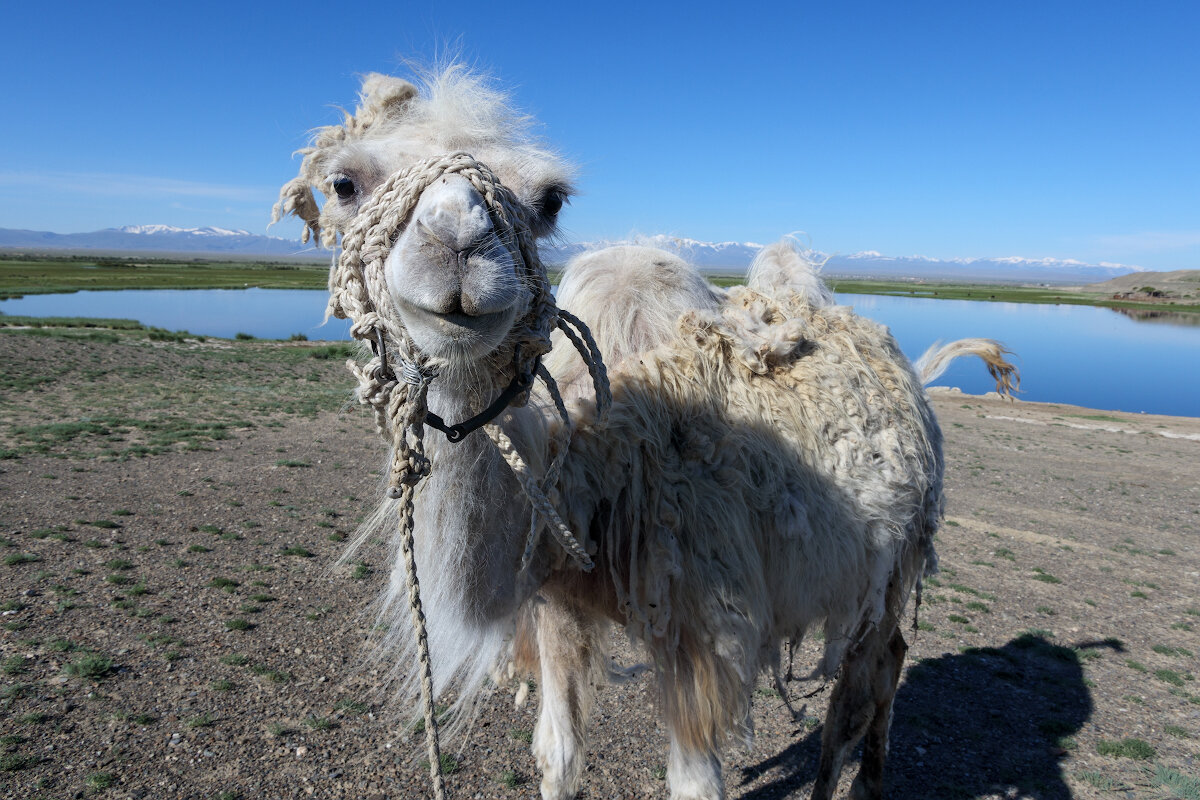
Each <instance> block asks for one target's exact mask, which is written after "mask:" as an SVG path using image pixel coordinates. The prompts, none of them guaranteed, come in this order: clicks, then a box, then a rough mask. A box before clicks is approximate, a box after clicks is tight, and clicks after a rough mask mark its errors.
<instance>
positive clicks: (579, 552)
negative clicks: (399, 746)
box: [329, 152, 612, 800]
mask: <svg viewBox="0 0 1200 800" xmlns="http://www.w3.org/2000/svg"><path fill="white" fill-rule="evenodd" d="M443 175H459V176H461V177H463V178H465V179H466V180H467V181H469V182H470V184H471V186H472V187H473V188H474V189H475V191H477V192H478V193H479V194H480V196H482V197H483V200H484V203H485V204H486V206H487V210H488V215H489V216H490V218H491V222H492V226H493V228H494V231H495V233H496V236H497V237H498V238H499V239H500V241H501V242H503V244H504V246H505V248H506V249H507V250H508V251H509V253H510V254H511V256H512V259H513V263H514V264H515V266H516V271H517V277H518V278H519V279H520V280H521V282H522V283H523V284H524V286H525V288H526V289H527V290H528V291H529V292H530V294H531V295H532V297H533V301H532V303H531V304H530V308H529V310H528V312H527V313H526V314H525V315H524V316H522V317H521V318H520V319H518V320H517V321H516V322H515V323H514V325H513V328H512V331H511V332H510V333H509V335H508V337H507V338H506V341H505V343H504V344H503V345H501V347H500V348H498V349H497V351H496V352H495V353H493V354H492V356H491V357H489V364H488V366H489V367H490V369H491V371H492V373H493V374H494V375H495V376H496V377H498V378H501V381H498V382H502V379H503V377H504V376H505V373H506V372H507V371H508V370H510V369H511V370H512V372H513V379H514V381H515V380H516V379H517V378H520V377H522V376H529V377H530V378H532V376H534V375H536V376H537V377H539V378H541V379H542V381H543V383H545V385H546V389H547V391H548V392H549V394H550V396H551V398H552V400H553V402H554V405H555V409H556V410H557V412H558V414H559V416H560V417H561V418H562V420H563V425H562V429H561V431H560V440H559V442H558V444H559V447H558V452H557V453H556V455H555V457H554V459H553V460H552V462H551V464H550V466H549V468H548V469H547V471H546V474H545V476H544V477H543V479H542V480H541V481H539V480H538V479H537V478H536V477H535V476H534V475H533V474H532V472H531V470H530V468H529V464H528V463H527V462H526V460H525V459H524V457H522V455H521V454H520V452H518V450H517V448H516V446H515V445H514V444H513V441H512V439H511V438H510V437H509V436H508V434H507V433H505V431H504V429H503V428H502V427H501V426H500V425H499V424H497V423H496V422H494V421H492V422H489V423H487V424H486V425H485V426H484V429H485V431H486V433H487V435H488V438H489V439H490V440H491V442H492V443H493V445H494V446H495V447H496V448H497V450H498V451H499V452H500V454H501V456H502V457H503V458H504V460H505V462H506V463H508V465H509V467H510V468H511V469H512V471H513V475H514V476H515V477H516V479H517V482H518V483H519V484H520V486H521V488H522V490H523V491H524V493H525V495H526V497H527V498H528V499H529V502H530V504H531V505H532V507H533V520H532V523H531V526H530V532H529V538H528V540H527V542H526V547H525V552H524V554H523V556H522V559H521V572H522V574H524V573H525V572H526V570H527V569H528V567H529V561H530V559H531V556H532V553H533V551H534V549H535V547H536V544H537V537H538V534H539V533H540V531H541V528H542V527H543V525H544V526H547V527H549V528H550V530H551V532H552V533H553V535H554V537H555V538H556V539H557V541H558V542H559V544H560V545H561V546H562V547H563V549H564V550H565V551H566V552H567V553H568V554H569V555H570V556H571V557H572V558H574V559H575V560H576V561H577V562H578V563H579V565H580V566H581V567H582V568H583V569H585V570H590V569H591V568H592V560H591V558H590V556H589V555H588V553H587V551H586V549H585V548H584V547H583V545H581V544H580V543H579V541H578V539H576V538H575V536H574V534H573V533H572V532H571V530H570V529H569V528H568V527H567V525H566V524H565V523H564V522H563V520H562V518H561V516H560V515H559V513H558V511H557V509H556V508H555V507H554V503H553V502H552V500H551V499H550V495H551V494H552V493H553V486H554V483H555V482H556V481H557V478H558V473H559V470H560V469H561V466H562V460H563V458H564V457H565V455H566V451H567V446H568V444H569V442H570V436H571V434H572V431H573V428H572V425H571V420H570V417H569V416H568V415H567V410H566V406H565V405H564V403H563V401H562V397H561V395H560V394H559V391H558V387H557V385H556V384H555V381H554V379H553V377H551V375H550V374H549V372H548V371H547V370H546V369H544V368H543V367H542V365H541V361H540V359H541V357H542V356H543V355H545V354H546V353H548V352H549V351H550V334H551V333H552V332H553V331H554V329H555V328H557V329H559V330H561V331H562V332H563V333H564V335H565V336H566V337H567V339H568V340H569V341H570V342H571V343H572V344H573V345H574V347H575V348H576V349H577V350H578V351H579V353H580V356H581V357H582V358H583V360H584V362H585V363H586V364H587V367H588V372H589V373H590V374H591V377H592V381H593V385H594V387H595V392H596V409H597V415H598V416H602V415H603V414H604V413H605V411H606V410H607V408H608V406H609V405H610V404H611V402H612V395H611V393H610V390H609V386H608V376H607V373H606V372H605V368H604V360H603V358H602V357H601V355H600V350H599V348H598V347H597V346H596V342H595V340H594V339H593V338H592V335H591V332H590V331H589V330H588V328H587V326H586V325H585V324H584V323H583V322H582V321H580V320H579V319H578V318H576V317H575V316H573V315H572V314H570V313H568V312H566V311H563V310H561V309H559V308H557V306H555V303H554V297H553V295H551V293H550V283H549V280H548V279H547V276H546V269H545V267H544V266H543V265H542V262H541V259H540V258H539V257H538V251H537V244H536V241H535V238H534V236H533V233H532V232H531V230H530V225H529V219H528V217H527V213H528V212H527V211H526V209H525V207H524V206H523V205H522V204H521V203H520V201H519V200H518V199H517V198H516V196H515V195H514V194H513V193H512V192H511V191H510V190H509V189H508V188H507V187H505V186H504V185H503V184H502V183H501V182H500V180H499V179H498V178H497V177H496V175H495V174H494V173H493V172H492V171H491V170H490V169H488V168H487V167H486V166H484V165H483V164H481V163H479V162H477V161H476V160H475V159H474V158H472V157H471V156H470V155H469V154H467V153H461V152H458V153H451V154H449V155H445V156H438V157H436V158H432V159H428V160H426V161H422V162H418V163H416V164H414V165H412V166H411V167H409V168H407V169H404V170H401V171H400V172H397V173H396V174H395V175H393V176H392V177H391V178H389V179H388V180H387V181H386V182H385V183H384V184H383V185H381V186H380V187H379V188H378V189H376V190H375V192H374V193H373V194H372V195H371V197H370V198H369V199H368V200H367V201H366V202H365V203H364V205H363V207H362V209H361V210H360V212H359V214H358V216H357V217H356V218H355V220H354V222H353V224H352V225H351V227H350V228H349V229H348V230H345V231H343V232H342V233H343V236H342V248H343V249H342V253H341V256H340V258H339V259H338V261H337V263H336V265H335V266H334V268H333V269H332V270H331V271H330V276H329V294H330V297H329V313H330V314H331V315H332V316H335V317H338V318H341V319H346V318H349V319H350V320H351V321H352V323H353V324H352V326H351V328H350V333H351V335H352V336H354V337H355V338H356V339H361V340H363V341H366V342H369V343H370V344H371V345H372V348H373V349H374V351H375V354H374V357H373V358H372V359H371V360H370V361H368V362H367V363H365V364H360V363H358V362H357V361H354V360H351V361H348V362H347V366H348V367H349V368H350V371H351V372H353V373H354V375H355V377H356V378H357V379H358V399H359V402H361V403H363V404H365V405H369V406H371V408H372V409H373V410H374V412H375V423H376V428H377V430H378V431H379V433H380V435H381V436H383V438H384V439H385V441H387V442H388V443H389V444H390V445H391V447H392V461H391V468H390V470H389V475H388V496H389V497H393V498H397V499H399V501H400V503H399V510H400V526H399V527H400V531H399V532H400V550H401V555H402V557H403V559H404V566H405V569H406V571H407V576H408V594H409V608H410V611H411V615H412V623H413V630H414V632H415V635H416V637H417V658H418V661H419V662H420V668H421V699H422V703H423V705H424V715H425V738H426V744H427V746H428V751H429V769H430V776H431V779H432V782H433V788H434V795H435V797H436V798H437V799H438V800H443V798H444V797H445V791H446V788H445V781H444V779H443V777H442V772H441V753H440V745H439V741H438V731H437V719H436V716H435V714H434V697H433V678H432V667H431V662H430V656H429V642H428V637H427V635H426V630H425V615H424V612H423V610H422V606H421V593H420V584H419V582H418V580H417V571H416V569H417V568H416V560H415V558H414V554H413V553H414V548H413V511H414V494H415V491H416V485H417V484H418V483H419V482H420V480H421V479H422V478H423V477H425V476H427V475H428V474H429V471H430V468H431V465H430V462H429V460H428V459H427V458H426V457H425V449H424V426H425V422H426V417H427V415H428V414H429V410H428V407H427V406H426V395H427V393H428V390H429V384H430V382H431V381H433V380H434V379H435V378H436V377H437V372H436V369H435V368H434V367H433V366H432V365H431V364H430V363H429V358H428V356H427V355H426V354H424V353H422V352H421V351H420V349H419V348H418V347H417V346H416V345H415V344H414V342H413V341H412V339H411V338H410V337H409V335H408V332H407V331H406V330H405V328H404V325H403V323H402V321H401V320H400V317H399V315H398V314H397V312H396V310H395V308H394V306H393V304H392V303H391V301H390V299H389V295H388V287H387V280H386V276H385V274H384V264H385V262H386V260H387V257H388V253H389V252H390V251H391V249H392V247H393V246H394V245H395V242H396V240H397V238H398V237H399V235H400V233H401V231H402V230H403V227H404V225H405V224H406V223H407V221H408V218H409V216H410V215H411V214H412V211H413V208H415V206H416V204H417V201H418V200H419V199H420V196H421V193H422V192H424V191H425V190H426V189H427V188H428V187H429V186H430V185H431V184H432V183H433V182H434V181H435V180H437V179H438V178H440V177H442V176H443ZM389 354H391V355H392V357H393V359H394V360H395V361H397V362H398V364H399V367H400V375H401V377H400V378H399V379H398V378H397V377H396V373H395V372H393V370H392V366H391V364H389V362H388V357H389ZM528 399H529V392H528V390H523V391H521V392H519V393H518V394H517V396H516V397H515V398H514V399H513V401H512V404H513V405H523V404H524V403H526V402H528ZM539 520H540V521H541V522H540V524H539Z"/></svg>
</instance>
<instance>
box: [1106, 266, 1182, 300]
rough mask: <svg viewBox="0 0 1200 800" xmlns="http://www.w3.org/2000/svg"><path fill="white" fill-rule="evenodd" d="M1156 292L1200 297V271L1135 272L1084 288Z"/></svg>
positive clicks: (1117, 292) (1116, 292)
mask: <svg viewBox="0 0 1200 800" xmlns="http://www.w3.org/2000/svg"><path fill="white" fill-rule="evenodd" d="M1147 286H1148V287H1151V288H1153V289H1154V290H1156V291H1159V292H1165V293H1169V294H1174V295H1179V296H1183V295H1186V294H1191V295H1193V296H1196V297H1200V269H1177V270H1175V271H1174V272H1151V271H1150V270H1145V271H1144V272H1135V273H1134V274H1132V275H1122V276H1120V277H1117V278H1113V279H1112V280H1107V281H1104V282H1103V283H1093V284H1091V285H1090V286H1085V287H1084V288H1085V289H1087V290H1088V291H1090V292H1106V293H1107V292H1112V293H1113V294H1120V293H1122V292H1133V291H1136V290H1138V289H1142V288H1145V287H1147Z"/></svg>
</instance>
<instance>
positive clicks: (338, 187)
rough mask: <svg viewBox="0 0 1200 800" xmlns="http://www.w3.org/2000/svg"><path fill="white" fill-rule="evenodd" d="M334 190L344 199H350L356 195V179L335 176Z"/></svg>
mask: <svg viewBox="0 0 1200 800" xmlns="http://www.w3.org/2000/svg"><path fill="white" fill-rule="evenodd" d="M333 190H334V191H335V192H337V196H338V197H340V198H341V199H342V200H349V199H350V198H352V197H354V181H352V180H350V179H349V178H335V179H334V181H333Z"/></svg>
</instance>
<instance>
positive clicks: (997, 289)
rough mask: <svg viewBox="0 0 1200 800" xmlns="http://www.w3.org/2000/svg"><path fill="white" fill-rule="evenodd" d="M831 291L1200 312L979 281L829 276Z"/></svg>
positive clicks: (1190, 306) (1099, 295) (1193, 308)
mask: <svg viewBox="0 0 1200 800" xmlns="http://www.w3.org/2000/svg"><path fill="white" fill-rule="evenodd" d="M830 284H831V286H832V288H833V290H834V291H835V292H841V293H846V294H882V295H893V296H896V297H926V298H933V299H936V300H981V301H984V302H995V303H1052V304H1056V305H1058V304H1063V305H1078V306H1104V307H1106V308H1133V309H1148V310H1153V311H1170V312H1179V313H1200V304H1195V303H1192V304H1183V303H1173V304H1170V305H1168V304H1165V303H1150V302H1137V301H1131V300H1113V299H1112V297H1111V295H1107V294H1102V293H1099V292H1088V291H1073V290H1068V289H1064V288H1062V287H1058V288H1056V287H1040V286H1016V285H1011V284H986V283H984V284H981V283H933V282H930V283H920V284H914V283H912V282H909V281H861V280H857V281H856V280H839V279H836V278H834V279H831V280H830Z"/></svg>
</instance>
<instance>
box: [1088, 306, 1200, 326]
mask: <svg viewBox="0 0 1200 800" xmlns="http://www.w3.org/2000/svg"><path fill="white" fill-rule="evenodd" d="M1110 310H1112V311H1115V312H1117V313H1118V314H1120V315H1121V316H1123V317H1129V318H1130V319H1131V320H1134V321H1135V322H1157V323H1159V324H1161V325H1192V326H1195V327H1200V314H1184V313H1182V312H1179V311H1159V310H1158V309H1153V310H1151V309H1143V308H1113V309H1110Z"/></svg>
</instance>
